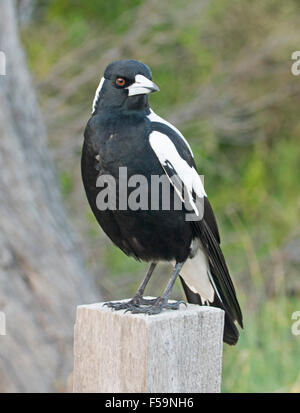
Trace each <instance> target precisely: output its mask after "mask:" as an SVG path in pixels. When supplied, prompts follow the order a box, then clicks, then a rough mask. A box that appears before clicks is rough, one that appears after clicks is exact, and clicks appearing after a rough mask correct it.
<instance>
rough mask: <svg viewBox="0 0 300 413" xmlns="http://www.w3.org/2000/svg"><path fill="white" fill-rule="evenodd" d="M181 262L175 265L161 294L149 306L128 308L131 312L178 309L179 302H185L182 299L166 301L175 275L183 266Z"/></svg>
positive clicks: (148, 312) (154, 312) (147, 312)
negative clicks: (173, 301) (172, 301)
mask: <svg viewBox="0 0 300 413" xmlns="http://www.w3.org/2000/svg"><path fill="white" fill-rule="evenodd" d="M183 264H184V263H183V262H178V263H176V265H175V268H174V271H173V274H172V277H171V279H170V281H169V282H168V284H167V287H166V289H165V291H164V292H163V294H162V295H161V296H160V297H158V298H157V299H155V300H154V303H153V305H151V306H149V307H136V308H133V309H132V310H130V311H131V312H132V313H133V314H138V313H144V314H149V315H152V314H159V313H160V312H161V311H162V310H163V309H164V308H167V309H171V310H178V308H179V305H180V304H185V302H184V301H183V300H179V301H176V302H175V303H168V300H169V296H170V293H171V290H172V288H173V285H174V283H175V281H176V278H177V276H178V275H179V273H180V270H181V268H182V266H183Z"/></svg>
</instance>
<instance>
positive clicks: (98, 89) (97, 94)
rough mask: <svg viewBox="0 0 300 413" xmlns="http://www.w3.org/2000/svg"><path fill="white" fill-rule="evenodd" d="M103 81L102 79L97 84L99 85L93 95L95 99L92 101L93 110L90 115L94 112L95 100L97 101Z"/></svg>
mask: <svg viewBox="0 0 300 413" xmlns="http://www.w3.org/2000/svg"><path fill="white" fill-rule="evenodd" d="M104 81H105V78H104V77H102V78H101V80H100V83H99V85H98V87H97V90H96V93H95V97H94V100H93V110H92V114H93V113H94V112H95V109H96V103H97V100H98V97H99V94H100V92H101V89H102V86H103V83H104Z"/></svg>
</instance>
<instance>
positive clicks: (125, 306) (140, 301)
mask: <svg viewBox="0 0 300 413" xmlns="http://www.w3.org/2000/svg"><path fill="white" fill-rule="evenodd" d="M156 265H157V263H156V262H152V263H151V265H150V267H149V269H148V271H147V274H146V277H145V278H144V280H143V281H142V282H141V284H140V286H139V288H138V290H137V292H136V293H135V295H134V296H133V298H132V299H131V300H129V301H127V302H125V303H124V302H115V303H113V302H108V303H105V305H106V306H107V307H109V308H113V309H114V310H128V311H131V310H133V309H134V308H136V307H139V306H140V305H151V304H153V303H154V302H155V301H156V299H154V300H146V299H145V298H143V294H144V291H145V288H146V286H147V284H148V282H149V280H150V278H151V275H152V273H153V271H154V269H155V267H156Z"/></svg>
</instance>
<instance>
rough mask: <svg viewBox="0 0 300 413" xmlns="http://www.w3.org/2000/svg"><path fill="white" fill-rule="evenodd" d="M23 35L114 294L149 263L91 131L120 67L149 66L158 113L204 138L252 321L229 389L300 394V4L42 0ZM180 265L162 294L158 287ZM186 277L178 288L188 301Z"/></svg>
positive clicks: (105, 282)
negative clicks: (103, 181) (107, 216)
mask: <svg viewBox="0 0 300 413" xmlns="http://www.w3.org/2000/svg"><path fill="white" fill-rule="evenodd" d="M36 6H37V7H36V8H35V11H34V15H33V18H32V19H31V20H30V22H29V23H27V24H24V25H23V28H22V31H21V36H22V42H23V44H24V46H25V50H26V52H27V57H28V62H29V66H30V69H31V71H32V74H33V78H34V81H35V84H36V87H37V90H38V94H39V100H40V103H41V107H42V111H43V116H44V119H45V122H46V125H47V130H48V135H49V144H50V147H51V150H52V153H53V157H54V159H55V162H56V165H57V169H58V174H59V181H60V185H61V191H62V193H63V195H64V199H65V205H66V208H67V210H68V213H69V214H70V216H71V217H72V219H73V223H74V226H75V227H76V229H77V232H78V238H79V245H80V247H81V248H82V250H83V252H84V254H85V257H86V260H87V262H88V265H89V266H90V269H91V270H92V271H93V272H94V274H95V275H96V277H97V281H98V285H99V288H100V290H101V292H102V295H103V297H104V298H105V299H119V298H124V297H129V296H131V295H132V294H133V293H134V292H135V290H136V288H137V286H138V284H139V282H140V280H141V279H142V277H143V274H144V272H145V270H146V265H145V264H143V263H137V262H135V261H134V260H133V259H130V258H128V257H126V256H125V255H124V254H123V253H122V252H120V251H119V250H118V249H117V248H115V247H114V246H112V244H111V243H110V241H109V240H108V239H107V238H106V237H105V236H104V234H103V232H102V231H101V229H100V228H99V227H98V225H97V224H96V222H95V220H94V218H93V215H92V213H91V212H90V209H89V207H88V204H87V201H86V199H85V195H84V192H83V188H82V183H81V178H80V152H81V145H82V140H83V130H84V127H85V124H86V122H87V120H88V118H89V116H90V113H91V105H92V101H93V97H94V93H95V90H96V88H97V85H98V83H99V80H100V78H101V77H102V73H103V71H104V69H105V67H106V65H107V64H108V63H110V62H111V61H113V60H119V59H122V58H126V59H127V58H134V59H138V60H141V61H142V62H144V63H146V64H148V65H149V66H150V67H151V69H152V72H153V79H154V81H155V82H156V83H157V84H158V85H159V87H160V89H161V92H160V93H157V94H155V95H153V96H151V98H150V102H151V106H152V108H153V110H154V111H155V112H157V113H158V114H160V115H161V116H163V117H165V118H166V119H167V120H169V121H171V122H173V123H174V124H176V126H177V127H179V128H180V130H181V131H182V132H183V134H184V135H185V136H186V138H187V139H188V141H189V142H190V144H191V146H192V149H193V151H194V154H195V159H196V162H197V165H198V169H199V173H200V174H203V175H205V187H206V192H207V193H208V196H209V198H210V200H211V203H212V205H213V207H214V210H215V213H216V216H217V219H218V223H219V226H220V232H221V238H222V246H223V250H224V254H225V256H226V258H227V261H228V265H229V267H230V270H231V273H232V278H233V280H234V282H235V284H236V289H237V293H238V297H239V299H240V301H241V305H242V309H243V312H244V317H245V329H244V331H242V332H241V339H240V341H239V343H238V345H237V346H236V347H229V346H227V345H225V346H224V358H223V384H222V390H223V391H224V392H233V391H235V392H269V391H271V392H274V391H279V392H280V391H287V392H300V335H298V336H295V335H293V334H292V332H291V326H292V323H293V321H292V319H291V317H292V314H293V312H295V311H297V310H300V299H299V296H300V285H299V268H300V225H299V209H300V191H299V190H300V179H299V178H300V177H299V166H300V117H299V103H300V76H299V77H297V76H293V75H292V73H291V65H292V60H291V54H292V52H293V51H295V50H299V49H300V27H299V14H300V3H299V1H297V0H285V1H282V0H257V1H255V2H250V1H249V0H211V1H205V0H195V1H193V0H191V1H183V0H173V1H163V0H148V1H141V0H114V1H112V2H108V1H106V0H98V1H97V0H73V1H72V2H71V1H68V0H52V1H51V0H40V1H37V2H36ZM169 273H170V267H168V266H167V265H165V266H162V267H161V268H160V270H159V271H157V272H156V274H155V276H154V277H153V280H152V284H151V285H150V287H149V289H148V291H147V292H148V293H149V294H151V295H158V294H159V293H160V292H161V289H162V288H163V286H164V283H165V282H166V281H167V277H168V276H169ZM181 294H182V292H181V289H180V286H179V285H177V287H176V289H175V291H174V294H173V296H174V297H180V296H181Z"/></svg>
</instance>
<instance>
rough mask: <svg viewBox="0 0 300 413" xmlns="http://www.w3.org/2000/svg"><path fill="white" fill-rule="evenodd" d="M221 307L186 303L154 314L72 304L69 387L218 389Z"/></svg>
mask: <svg viewBox="0 0 300 413" xmlns="http://www.w3.org/2000/svg"><path fill="white" fill-rule="evenodd" d="M223 327H224V312H223V311H222V310H220V309H218V308H214V307H202V306H198V305H193V304H188V305H187V307H185V306H184V305H182V306H181V308H180V310H175V311H173V310H168V311H164V312H162V313H161V314H158V315H155V316H146V315H143V314H131V313H124V311H112V310H110V309H109V308H107V307H104V306H103V303H97V304H91V305H82V306H79V307H78V308H77V316H76V324H75V331H74V332H75V335H74V372H73V391H74V392H79V393H83V392H96V393H106V392H111V393H140V392H141V393H148V392H149V393H152V392H153V393H156V392H157V393H161V392H168V393H173V392H178V393H179V392H180V393H198V392H201V393H202V392H209V393H215V392H220V387H221V369H222V349H223Z"/></svg>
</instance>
